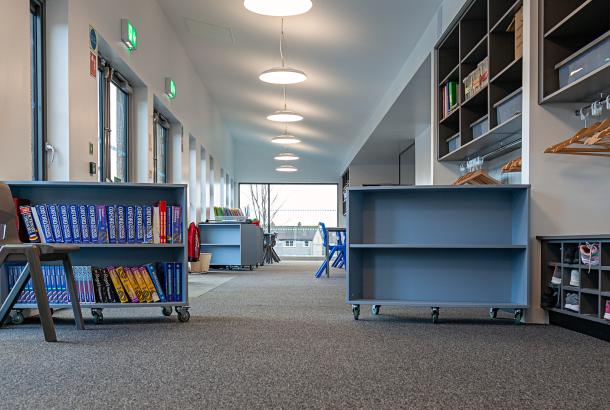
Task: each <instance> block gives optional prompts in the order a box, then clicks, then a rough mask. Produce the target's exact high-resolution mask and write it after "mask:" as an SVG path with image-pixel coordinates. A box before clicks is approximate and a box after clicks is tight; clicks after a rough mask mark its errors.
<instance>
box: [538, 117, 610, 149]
mask: <svg viewBox="0 0 610 410" xmlns="http://www.w3.org/2000/svg"><path fill="white" fill-rule="evenodd" d="M544 152H545V153H546V154H569V155H590V156H598V157H610V118H606V119H605V120H603V121H601V122H596V123H595V124H593V125H591V126H590V127H587V128H582V129H581V130H579V131H578V132H577V133H576V134H574V135H573V136H572V137H570V138H568V139H567V140H565V141H562V142H560V143H558V144H555V145H551V146H550V147H548V148H547V149H545V150H544Z"/></svg>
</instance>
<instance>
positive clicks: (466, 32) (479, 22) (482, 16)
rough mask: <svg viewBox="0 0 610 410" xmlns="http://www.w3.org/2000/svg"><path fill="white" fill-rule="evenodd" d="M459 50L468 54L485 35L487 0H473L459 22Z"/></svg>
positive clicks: (462, 53) (463, 54) (464, 54)
mask: <svg viewBox="0 0 610 410" xmlns="http://www.w3.org/2000/svg"><path fill="white" fill-rule="evenodd" d="M459 27H460V52H461V55H462V56H466V55H468V54H469V53H470V52H472V51H473V50H474V49H475V48H476V47H477V46H478V45H480V43H481V41H482V40H483V37H485V36H486V35H487V0H475V1H474V2H473V3H472V5H471V6H470V8H469V9H468V10H467V11H466V13H465V14H464V17H463V18H462V19H461V21H460V24H459Z"/></svg>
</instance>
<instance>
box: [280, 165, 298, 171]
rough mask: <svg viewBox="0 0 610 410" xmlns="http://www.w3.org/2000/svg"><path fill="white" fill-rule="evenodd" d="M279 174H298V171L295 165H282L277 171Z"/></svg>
mask: <svg viewBox="0 0 610 410" xmlns="http://www.w3.org/2000/svg"><path fill="white" fill-rule="evenodd" d="M275 170H276V171H277V172H297V171H298V169H297V168H296V167H295V166H293V165H282V166H280V167H277V168H276V169H275Z"/></svg>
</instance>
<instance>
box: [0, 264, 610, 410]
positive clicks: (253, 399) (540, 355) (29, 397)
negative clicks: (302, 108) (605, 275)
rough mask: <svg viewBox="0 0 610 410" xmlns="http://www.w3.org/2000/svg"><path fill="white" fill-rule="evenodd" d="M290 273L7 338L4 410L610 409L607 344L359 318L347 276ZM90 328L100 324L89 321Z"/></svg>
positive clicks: (467, 325)
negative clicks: (174, 307) (185, 316)
mask: <svg viewBox="0 0 610 410" xmlns="http://www.w3.org/2000/svg"><path fill="white" fill-rule="evenodd" d="M315 266H316V264H315V263H299V262H288V263H283V264H281V265H274V266H265V267H264V268H262V269H259V270H258V271H254V272H237V273H231V274H230V276H232V277H233V278H232V279H231V280H228V281H226V282H224V283H223V284H221V285H220V286H218V287H216V288H214V289H212V290H210V291H209V292H207V293H205V294H203V295H202V296H201V297H197V298H193V299H191V305H192V309H191V313H192V317H191V321H190V322H189V323H186V324H183V323H178V322H177V320H176V319H175V317H172V318H169V319H168V318H164V317H162V316H161V315H160V312H159V309H150V310H149V309H147V310H131V309H125V310H123V309H117V310H107V311H105V322H104V324H102V325H93V324H92V323H91V322H90V320H89V321H88V322H87V325H88V327H87V330H85V331H81V332H79V331H76V330H73V328H72V324H71V323H70V321H69V314H67V313H64V312H62V313H60V314H59V315H58V316H59V317H58V318H57V320H56V323H57V330H58V336H59V338H60V340H61V342H60V343H56V344H50V343H44V342H43V341H42V334H41V331H40V328H39V326H38V323H37V321H36V319H31V320H28V322H26V323H25V324H24V325H20V326H10V327H6V328H2V329H0V354H1V355H2V360H1V362H0V375H1V382H0V408H7V409H15V408H23V409H35V408H46V409H49V408H70V409H74V408H89V409H98V408H129V409H132V408H147V407H157V408H168V409H181V408H209V409H221V408H242V409H256V408H286V409H287V408H298V409H301V408H329V409H336V408H346V409H355V408H368V409H397V408H443V409H457V408H492V409H498V408H506V409H514V408H536V409H546V408H548V409H551V408H553V409H556V408H573V409H577V408H578V409H582V408H609V406H610V384H609V383H610V344H609V343H606V342H603V341H600V340H597V339H594V338H590V337H588V336H584V335H581V334H578V333H574V332H571V331H568V330H564V329H562V328H558V327H554V326H514V325H513V324H512V321H511V320H509V319H508V317H507V319H506V320H498V321H493V322H492V321H490V320H488V319H487V318H486V312H485V311H479V310H476V311H470V310H449V309H447V310H443V311H441V323H439V324H437V325H433V324H431V322H430V317H429V315H430V312H429V310H428V309H406V308H400V307H394V308H382V315H381V316H379V317H375V318H372V317H371V315H370V313H369V312H368V311H363V313H362V317H361V320H360V321H354V320H353V319H352V315H351V311H350V309H349V307H348V306H347V305H345V304H344V286H343V277H342V273H341V272H339V271H338V272H335V273H334V274H333V276H331V278H330V279H321V280H315V279H313V278H312V274H313V272H314V270H315ZM86 316H87V318H90V314H89V313H88V312H87V313H86Z"/></svg>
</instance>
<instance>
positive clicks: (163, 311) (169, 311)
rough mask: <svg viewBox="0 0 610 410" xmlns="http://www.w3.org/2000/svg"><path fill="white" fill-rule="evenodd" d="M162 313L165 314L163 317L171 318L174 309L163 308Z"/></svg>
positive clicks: (169, 307)
mask: <svg viewBox="0 0 610 410" xmlns="http://www.w3.org/2000/svg"><path fill="white" fill-rule="evenodd" d="M161 313H163V316H171V315H172V307H171V306H163V309H161Z"/></svg>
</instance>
